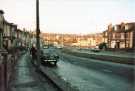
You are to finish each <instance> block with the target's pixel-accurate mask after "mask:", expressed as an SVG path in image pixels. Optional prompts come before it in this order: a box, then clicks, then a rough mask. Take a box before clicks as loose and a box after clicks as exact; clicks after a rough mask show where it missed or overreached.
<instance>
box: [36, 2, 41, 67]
mask: <svg viewBox="0 0 135 91" xmlns="http://www.w3.org/2000/svg"><path fill="white" fill-rule="evenodd" d="M39 25H40V24H39V0H36V47H37V67H39V66H40V36H39V35H40V26H39Z"/></svg>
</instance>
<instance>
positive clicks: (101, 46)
mask: <svg viewBox="0 0 135 91" xmlns="http://www.w3.org/2000/svg"><path fill="white" fill-rule="evenodd" d="M99 49H107V44H106V43H104V42H103V43H100V44H99Z"/></svg>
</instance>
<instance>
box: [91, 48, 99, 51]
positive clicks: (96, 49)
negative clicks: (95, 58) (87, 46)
mask: <svg viewBox="0 0 135 91" xmlns="http://www.w3.org/2000/svg"><path fill="white" fill-rule="evenodd" d="M91 51H92V52H100V49H99V48H92V49H91Z"/></svg>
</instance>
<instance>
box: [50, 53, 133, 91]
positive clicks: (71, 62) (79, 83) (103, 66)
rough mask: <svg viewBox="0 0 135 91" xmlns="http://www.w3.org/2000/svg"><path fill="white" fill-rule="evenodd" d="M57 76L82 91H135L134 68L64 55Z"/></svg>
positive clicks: (59, 63)
mask: <svg viewBox="0 0 135 91" xmlns="http://www.w3.org/2000/svg"><path fill="white" fill-rule="evenodd" d="M59 55H60V56H61V59H60V61H59V62H58V64H57V67H55V68H51V69H52V70H53V71H54V72H55V73H56V74H58V75H59V76H61V77H62V78H63V79H64V80H66V81H67V82H68V83H70V84H71V85H72V86H73V87H76V88H78V89H79V90H80V91H134V90H133V86H134V77H133V76H134V75H133V74H134V73H133V72H134V68H133V67H131V66H128V65H122V64H116V63H110V62H102V61H98V60H93V59H86V58H80V57H75V56H71V55H67V54H63V53H59Z"/></svg>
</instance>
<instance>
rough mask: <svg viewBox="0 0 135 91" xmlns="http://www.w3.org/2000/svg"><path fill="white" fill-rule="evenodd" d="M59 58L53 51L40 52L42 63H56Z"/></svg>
mask: <svg viewBox="0 0 135 91" xmlns="http://www.w3.org/2000/svg"><path fill="white" fill-rule="evenodd" d="M58 60H59V56H58V55H57V54H55V53H52V52H50V51H42V53H41V63H42V64H43V65H47V64H50V65H54V66H56V65H57V62H58Z"/></svg>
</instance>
